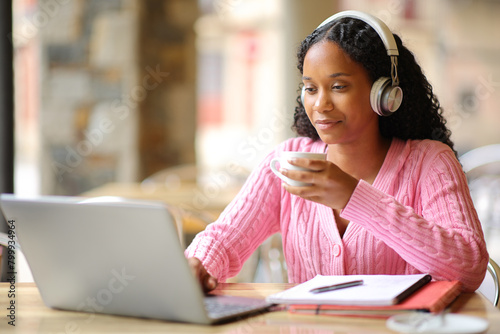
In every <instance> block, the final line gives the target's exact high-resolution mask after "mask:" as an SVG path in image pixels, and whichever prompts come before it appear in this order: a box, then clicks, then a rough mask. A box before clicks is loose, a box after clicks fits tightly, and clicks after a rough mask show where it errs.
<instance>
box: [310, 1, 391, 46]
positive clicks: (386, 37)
mask: <svg viewBox="0 0 500 334" xmlns="http://www.w3.org/2000/svg"><path fill="white" fill-rule="evenodd" d="M344 17H352V18H355V19H359V20H361V21H363V22H365V23H367V24H368V25H370V26H371V27H372V28H373V29H375V31H376V32H377V34H378V35H379V36H380V39H382V42H384V45H385V49H386V50H387V55H388V56H399V51H398V46H397V45H396V41H395V40H394V36H393V35H392V32H391V30H390V29H389V27H388V26H387V25H386V24H385V23H384V22H383V21H382V20H380V19H379V18H378V17H375V16H373V15H370V14H367V13H364V12H360V11H357V10H346V11H343V12H339V13H337V14H334V15H332V16H330V17H329V18H327V19H326V20H324V21H323V22H321V24H320V25H319V26H318V28H321V27H322V26H324V25H326V24H328V23H330V22H332V21H336V20H338V19H341V18H344ZM318 28H316V29H318Z"/></svg>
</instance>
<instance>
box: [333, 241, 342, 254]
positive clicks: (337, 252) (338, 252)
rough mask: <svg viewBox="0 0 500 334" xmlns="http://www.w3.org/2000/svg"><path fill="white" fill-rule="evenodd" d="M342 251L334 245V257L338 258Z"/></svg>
mask: <svg viewBox="0 0 500 334" xmlns="http://www.w3.org/2000/svg"><path fill="white" fill-rule="evenodd" d="M341 251H342V249H341V248H340V246H339V245H337V244H335V245H333V256H335V257H338V256H339V255H340V253H341Z"/></svg>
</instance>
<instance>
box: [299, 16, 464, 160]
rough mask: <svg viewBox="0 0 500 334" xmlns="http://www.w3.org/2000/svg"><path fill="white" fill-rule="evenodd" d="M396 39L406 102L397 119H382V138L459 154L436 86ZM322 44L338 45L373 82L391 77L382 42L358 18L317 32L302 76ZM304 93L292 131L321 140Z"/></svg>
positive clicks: (306, 45)
mask: <svg viewBox="0 0 500 334" xmlns="http://www.w3.org/2000/svg"><path fill="white" fill-rule="evenodd" d="M394 38H395V40H396V44H397V46H398V50H399V57H398V77H399V80H400V81H399V86H400V87H401V89H402V90H403V96H404V98H403V102H402V104H401V106H400V107H399V109H398V110H397V111H396V112H395V113H393V114H392V115H390V116H386V117H379V129H380V133H381V134H382V136H384V137H386V138H393V137H396V138H400V139H403V140H407V139H434V140H438V141H441V142H443V143H445V144H447V145H448V146H450V148H451V149H452V150H453V151H454V152H455V154H456V151H455V149H454V147H453V146H454V144H453V142H452V141H451V139H450V136H451V132H450V130H449V129H448V128H447V127H446V120H445V119H444V117H443V110H442V108H441V106H440V104H439V101H438V99H437V97H436V96H435V95H434V93H433V90H432V86H431V84H430V83H429V82H428V80H427V78H426V77H425V75H424V73H423V72H422V69H421V67H420V66H419V65H418V63H417V61H416V59H415V56H414V55H413V53H412V52H411V51H410V50H408V49H407V48H406V47H405V46H404V45H403V43H402V41H401V38H400V37H399V36H398V35H396V34H394ZM323 40H328V41H332V42H334V43H336V44H337V45H338V46H339V47H340V48H341V49H342V50H343V51H344V52H345V53H346V54H347V55H349V57H350V58H351V59H353V60H354V61H356V62H357V63H359V64H361V66H363V67H364V68H365V69H366V71H367V72H368V75H369V76H370V79H371V80H372V81H373V82H375V80H377V79H378V78H380V77H390V73H391V61H390V57H389V56H387V51H386V49H385V46H384V44H383V42H382V40H381V39H380V37H379V36H378V34H377V33H376V32H375V30H374V29H373V28H372V27H371V26H370V25H368V24H366V23H365V22H363V21H361V20H358V19H354V18H342V19H340V20H337V21H334V22H331V23H328V24H326V25H324V26H322V27H320V28H318V29H316V30H314V31H313V32H312V33H311V34H310V35H309V36H307V37H306V38H305V39H304V41H302V43H301V45H300V47H299V50H298V52H297V59H298V64H297V68H298V69H299V71H300V73H301V74H303V66H304V58H305V56H306V53H307V51H308V50H309V49H310V48H311V47H312V46H313V45H314V44H316V43H318V42H320V41H323ZM301 88H302V84H300V85H299V96H298V97H297V106H296V107H295V114H294V123H293V126H292V128H293V129H294V130H295V131H296V132H297V134H298V135H300V136H305V137H309V138H311V139H313V140H318V139H319V135H318V133H317V132H316V129H315V128H314V126H313V125H312V124H311V122H310V121H309V118H308V117H307V114H306V111H305V109H304V106H303V105H302V102H301V99H300V91H301Z"/></svg>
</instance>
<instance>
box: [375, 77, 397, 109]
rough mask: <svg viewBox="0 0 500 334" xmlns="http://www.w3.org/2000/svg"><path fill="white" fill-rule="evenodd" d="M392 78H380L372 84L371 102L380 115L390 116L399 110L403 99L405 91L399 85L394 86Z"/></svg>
mask: <svg viewBox="0 0 500 334" xmlns="http://www.w3.org/2000/svg"><path fill="white" fill-rule="evenodd" d="M391 83H392V81H391V79H390V78H387V77H381V78H378V79H377V80H376V81H375V82H374V83H373V85H372V90H371V92H370V104H371V106H372V109H373V111H375V113H377V114H378V115H380V116H390V115H392V113H393V112H395V111H396V110H398V108H399V107H400V106H401V102H402V101H403V91H402V90H401V87H399V86H392V85H391Z"/></svg>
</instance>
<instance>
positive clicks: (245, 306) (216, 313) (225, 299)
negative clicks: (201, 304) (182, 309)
mask: <svg viewBox="0 0 500 334" xmlns="http://www.w3.org/2000/svg"><path fill="white" fill-rule="evenodd" d="M268 306H270V304H269V303H267V302H266V301H265V300H262V299H254V298H243V297H232V296H207V297H205V309H206V310H207V313H208V316H209V317H210V318H213V319H218V318H224V317H228V316H233V315H237V314H244V313H248V312H251V311H254V310H260V309H265V308H266V307H268Z"/></svg>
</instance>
